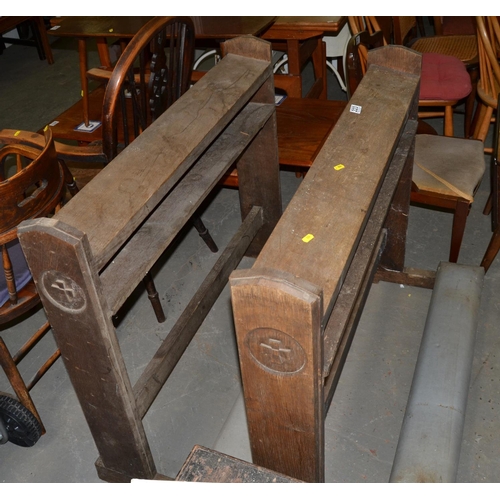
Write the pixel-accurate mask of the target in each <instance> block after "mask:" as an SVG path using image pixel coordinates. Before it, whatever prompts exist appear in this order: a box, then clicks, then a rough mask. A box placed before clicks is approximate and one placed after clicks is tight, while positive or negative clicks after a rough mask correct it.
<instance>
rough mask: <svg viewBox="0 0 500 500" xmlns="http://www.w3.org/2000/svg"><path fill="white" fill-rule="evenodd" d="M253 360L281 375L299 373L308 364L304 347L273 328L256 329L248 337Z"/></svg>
mask: <svg viewBox="0 0 500 500" xmlns="http://www.w3.org/2000/svg"><path fill="white" fill-rule="evenodd" d="M246 342H247V346H248V349H249V350H250V354H251V355H252V357H253V359H254V360H255V361H256V362H257V364H258V365H260V366H261V367H262V368H264V369H266V370H269V371H271V372H274V373H279V374H280V375H290V374H293V373H297V372H299V371H301V370H302V368H304V366H305V364H306V355H305V352H304V349H303V348H302V346H301V345H300V344H299V343H298V342H297V341H296V340H295V339H293V338H292V337H290V335H287V334H286V333H284V332H282V331H280V330H275V329H273V328H256V329H255V330H252V331H251V332H250V333H249V334H248V336H247V340H246Z"/></svg>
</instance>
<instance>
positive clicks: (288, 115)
mask: <svg viewBox="0 0 500 500" xmlns="http://www.w3.org/2000/svg"><path fill="white" fill-rule="evenodd" d="M103 97H104V87H102V86H99V87H97V88H96V89H95V90H93V91H92V92H90V93H89V120H95V121H101V119H102V116H101V115H102V101H103ZM346 104H347V102H344V101H326V100H318V99H308V98H304V99H301V98H294V97H287V98H286V99H285V100H284V101H283V102H282V103H281V104H280V105H278V106H276V119H277V127H278V153H279V163H280V165H281V166H282V167H285V168H287V167H288V168H292V169H293V170H296V171H297V172H299V173H301V174H303V173H304V172H305V171H306V170H307V169H309V167H311V165H312V164H313V162H314V159H315V158H316V156H317V154H318V153H319V151H320V149H321V147H322V145H323V144H324V142H325V140H326V138H327V137H328V135H329V134H330V132H331V130H332V129H333V127H334V126H335V124H336V123H337V121H338V119H339V118H340V115H341V114H342V112H343V111H344V109H345V106H346ZM127 106H128V111H129V113H130V114H131V113H132V110H131V102H130V101H127ZM82 113H83V101H82V100H79V101H78V102H76V103H75V104H73V105H72V106H71V107H70V108H68V109H67V110H66V111H64V112H63V113H61V114H60V115H59V116H58V117H56V118H55V119H54V120H53V121H52V123H51V124H50V127H51V130H52V134H53V136H54V137H56V138H57V139H59V140H70V141H77V142H78V143H79V144H86V143H91V142H94V141H99V140H100V139H101V137H102V132H101V130H99V129H95V130H94V131H92V132H83V131H79V130H75V124H76V123H79V120H81V119H82V116H83V114H82ZM118 122H121V111H120V112H119V116H118ZM133 139H134V137H133V134H132V131H131V132H130V137H129V140H130V142H131V141H132V140H133ZM118 140H119V143H120V144H123V143H124V138H123V130H122V129H121V128H118ZM58 146H59V150H60V151H62V150H61V146H60V145H58ZM77 180H79V179H78V178H77ZM222 184H224V185H225V186H231V187H237V186H238V174H237V172H236V167H234V168H232V169H230V171H229V172H227V173H226V174H225V175H224V177H223V178H222Z"/></svg>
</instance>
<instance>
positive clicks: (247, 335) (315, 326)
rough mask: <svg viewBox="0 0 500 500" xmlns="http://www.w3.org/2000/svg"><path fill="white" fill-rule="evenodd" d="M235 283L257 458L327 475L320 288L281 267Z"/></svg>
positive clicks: (250, 273) (239, 274)
mask: <svg viewBox="0 0 500 500" xmlns="http://www.w3.org/2000/svg"><path fill="white" fill-rule="evenodd" d="M230 283H231V296H232V302H233V311H234V318H235V326H236V336H237V340H238V350H239V357H240V367H241V374H242V380H243V388H244V396H245V407H246V413H247V420H248V427H249V433H250V443H251V448H252V458H253V462H254V463H255V464H257V465H260V466H262V467H267V468H268V469H271V470H275V471H277V472H281V473H283V474H286V475H288V476H291V477H294V478H297V479H301V480H303V481H307V482H322V481H324V396H323V374H322V357H323V355H322V354H323V338H322V330H321V319H322V316H323V311H322V309H323V306H322V292H321V291H320V290H319V289H318V288H317V287H315V286H313V285H311V284H310V283H308V282H306V281H303V280H299V279H296V278H295V277H294V276H291V275H288V274H285V273H279V272H278V271H275V270H273V271H268V272H266V271H265V270H264V272H263V273H259V270H254V269H252V270H237V271H235V272H233V274H232V275H231V278H230Z"/></svg>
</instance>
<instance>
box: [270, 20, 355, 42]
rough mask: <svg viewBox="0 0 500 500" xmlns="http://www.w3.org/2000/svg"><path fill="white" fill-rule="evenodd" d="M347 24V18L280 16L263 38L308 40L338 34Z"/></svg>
mask: <svg viewBox="0 0 500 500" xmlns="http://www.w3.org/2000/svg"><path fill="white" fill-rule="evenodd" d="M346 22H347V17H346V16H280V17H278V18H276V21H275V22H274V23H273V24H272V26H270V27H269V29H268V30H267V31H266V32H265V33H264V35H263V38H265V39H278V38H280V37H282V38H284V37H286V38H307V37H311V36H321V35H324V34H336V33H338V32H339V31H340V30H341V29H342V28H343V26H344V24H345V23H346Z"/></svg>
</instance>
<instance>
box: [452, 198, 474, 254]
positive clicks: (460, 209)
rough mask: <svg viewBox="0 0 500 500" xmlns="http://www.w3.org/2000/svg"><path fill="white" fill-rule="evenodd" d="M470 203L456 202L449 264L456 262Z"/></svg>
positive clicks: (465, 201) (460, 200) (461, 200)
mask: <svg viewBox="0 0 500 500" xmlns="http://www.w3.org/2000/svg"><path fill="white" fill-rule="evenodd" d="M469 207H470V203H469V202H468V201H467V200H463V199H459V200H457V207H456V209H455V213H454V214H453V228H452V231H451V246H450V262H457V260H458V254H459V253H460V246H461V245H462V239H463V237H464V232H465V223H466V222H467V215H468V214H469Z"/></svg>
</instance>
